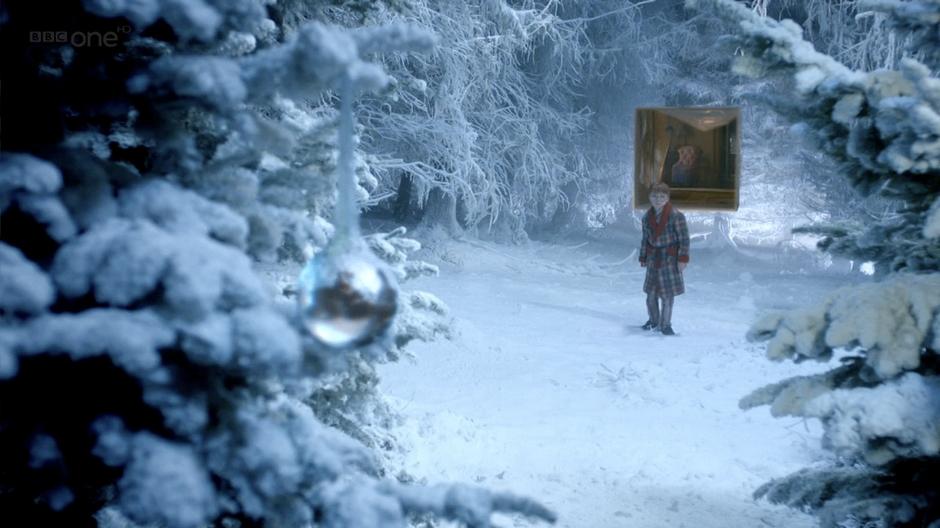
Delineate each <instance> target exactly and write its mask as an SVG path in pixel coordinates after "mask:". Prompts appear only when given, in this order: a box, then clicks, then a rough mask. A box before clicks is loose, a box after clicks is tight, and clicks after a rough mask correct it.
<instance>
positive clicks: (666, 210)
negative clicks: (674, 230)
mask: <svg viewBox="0 0 940 528" xmlns="http://www.w3.org/2000/svg"><path fill="white" fill-rule="evenodd" d="M670 213H672V202H666V205H664V206H663V212H662V213H660V215H659V222H657V221H656V209H654V208H652V207H650V212H649V213H648V214H649V215H650V227H652V228H653V240H656V239H657V238H659V235H661V234H663V230H664V229H666V224H668V223H669V214H670Z"/></svg>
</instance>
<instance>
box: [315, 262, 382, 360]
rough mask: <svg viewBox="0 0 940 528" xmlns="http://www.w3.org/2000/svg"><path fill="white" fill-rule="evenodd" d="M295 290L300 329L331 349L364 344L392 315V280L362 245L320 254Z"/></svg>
mask: <svg viewBox="0 0 940 528" xmlns="http://www.w3.org/2000/svg"><path fill="white" fill-rule="evenodd" d="M299 290H300V292H299V293H300V295H299V301H300V307H301V315H302V316H303V322H304V325H305V326H306V328H307V330H308V331H309V332H310V334H311V335H312V336H313V337H314V338H315V339H316V340H317V341H319V342H320V343H321V344H323V345H326V346H327V347H330V348H336V349H340V348H346V347H353V346H359V345H364V344H366V343H368V342H369V341H371V340H372V338H374V337H375V336H376V335H379V334H381V333H383V332H384V331H385V330H386V329H388V327H389V325H391V323H392V319H393V317H394V316H395V309H396V306H397V292H398V290H397V288H396V287H395V280H394V277H393V275H392V274H391V273H390V272H389V271H388V270H387V269H386V267H385V266H384V265H382V263H381V262H380V261H379V260H378V259H377V258H375V257H374V256H373V255H372V254H370V253H369V252H368V249H367V248H365V247H361V248H358V249H357V250H356V251H351V252H346V253H341V254H338V255H337V254H334V253H333V252H332V248H328V249H327V250H325V251H322V252H320V253H319V254H317V255H316V256H315V257H314V258H312V259H311V260H310V262H308V263H307V266H306V267H305V268H304V270H303V272H302V273H301V275H300V288H299Z"/></svg>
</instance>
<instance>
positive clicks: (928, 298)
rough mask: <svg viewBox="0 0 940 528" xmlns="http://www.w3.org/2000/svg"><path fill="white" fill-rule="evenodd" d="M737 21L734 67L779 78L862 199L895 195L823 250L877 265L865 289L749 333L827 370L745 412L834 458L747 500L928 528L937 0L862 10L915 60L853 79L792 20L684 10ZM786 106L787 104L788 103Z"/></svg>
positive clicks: (935, 424)
mask: <svg viewBox="0 0 940 528" xmlns="http://www.w3.org/2000/svg"><path fill="white" fill-rule="evenodd" d="M690 3H691V4H693V5H704V6H708V7H709V8H712V9H714V10H715V11H717V12H720V13H721V14H723V15H724V16H727V17H728V18H730V19H732V20H734V21H737V22H738V23H739V24H740V30H741V37H740V39H739V40H738V45H739V46H740V47H741V49H744V50H747V51H748V53H746V54H745V55H743V56H741V57H739V59H738V60H737V63H736V68H737V70H738V71H739V72H741V73H749V74H757V75H761V74H767V73H770V72H782V73H786V74H792V75H793V79H794V80H795V88H796V91H797V94H795V95H798V96H799V97H800V98H801V99H800V105H799V107H798V108H799V111H798V113H797V114H796V115H795V116H794V117H796V118H797V119H798V120H801V121H802V122H803V123H805V125H804V126H803V127H802V128H801V129H802V130H803V131H804V132H805V133H806V134H810V135H812V136H813V137H814V138H815V139H816V140H818V142H819V144H820V146H821V148H822V150H823V151H824V152H826V153H827V154H829V155H830V156H832V158H833V159H834V160H835V161H836V163H837V166H838V171H839V172H840V173H841V174H842V175H844V176H845V177H847V178H848V179H849V181H850V182H851V183H852V184H853V186H854V187H855V188H856V189H858V190H859V191H860V192H861V193H863V194H871V193H878V194H880V195H881V196H883V197H884V198H886V199H890V200H893V201H895V203H896V204H897V210H896V213H895V214H894V215H892V216H891V217H889V218H888V219H887V220H886V221H882V222H878V223H873V224H871V225H864V226H858V227H857V228H854V229H851V228H846V227H832V228H829V229H828V230H827V231H826V233H827V234H828V236H827V237H826V238H825V239H824V240H823V241H822V243H821V247H822V248H823V249H826V250H828V251H831V252H834V253H839V254H845V255H849V256H852V257H854V258H859V259H862V260H873V261H876V262H877V263H878V264H879V265H880V267H881V268H882V269H883V270H884V271H886V272H888V273H887V275H886V276H884V277H883V278H882V279H881V280H880V281H879V282H874V283H870V284H865V285H862V286H856V287H847V288H843V289H840V290H838V291H836V292H834V293H833V294H831V295H830V296H829V298H827V299H826V300H825V301H824V302H822V303H821V304H818V305H816V306H812V307H808V308H805V309H801V310H793V311H789V312H785V313H778V314H771V315H768V316H766V317H764V318H763V319H761V320H759V321H758V322H756V323H755V324H754V325H753V326H752V328H751V330H750V331H749V337H750V338H751V339H753V340H758V341H768V342H769V343H768V356H769V357H770V358H771V359H774V360H784V359H792V360H795V361H801V360H805V359H815V360H819V361H829V360H831V359H832V357H833V355H834V351H835V350H843V351H844V353H843V354H842V355H841V358H840V361H841V363H842V364H841V365H840V366H838V367H836V368H834V369H832V370H830V371H828V372H826V373H823V374H819V375H815V376H806V377H798V378H792V379H788V380H784V381H782V382H780V383H777V384H774V385H770V386H767V387H764V388H762V389H759V390H757V391H755V392H754V393H753V394H751V395H749V396H748V397H746V398H744V399H743V400H742V402H741V406H742V407H743V408H750V407H754V406H758V405H770V406H771V412H772V413H773V414H774V415H775V416H802V417H813V418H818V419H820V420H821V421H822V424H823V426H824V437H823V440H824V445H825V446H826V447H828V448H829V449H831V450H833V451H834V452H835V453H836V454H837V455H839V460H840V462H841V463H840V465H837V466H835V467H827V468H814V469H806V470H803V471H800V472H798V473H796V474H794V475H791V476H788V477H784V478H781V479H778V480H774V481H771V482H769V483H768V484H766V485H764V486H763V487H761V488H760V489H759V490H758V491H757V495H758V496H766V497H768V498H769V499H770V500H772V501H774V502H778V503H784V504H789V505H791V506H795V507H801V508H808V509H812V510H814V511H816V512H817V513H818V515H819V516H820V518H821V520H822V523H823V526H826V527H836V526H866V527H889V526H890V527H915V526H916V527H926V526H931V527H933V526H937V524H938V522H940V506H938V505H940V488H938V487H937V481H936V475H938V474H940V357H938V351H940V273H938V271H940V269H938V265H940V240H938V235H940V229H938V225H940V205H938V203H940V201H938V196H940V178H938V176H940V80H938V79H937V69H936V68H937V66H938V63H937V57H938V52H940V40H938V38H937V28H938V27H940V2H938V1H937V0H912V1H903V2H902V1H893V0H877V1H873V2H860V3H859V4H860V6H859V7H860V9H863V10H865V11H868V10H871V11H874V12H881V13H886V14H887V15H888V16H889V18H890V19H891V20H893V21H894V22H895V23H896V25H897V27H898V29H900V30H902V31H901V33H900V34H899V37H898V38H905V39H906V40H907V42H909V43H911V45H912V46H913V47H912V49H911V52H912V53H917V54H919V56H920V57H921V58H922V59H923V61H924V62H921V61H919V60H916V59H914V58H911V57H908V58H905V59H903V60H901V61H900V63H899V67H898V69H896V70H877V71H871V72H865V71H856V70H851V69H849V68H847V67H846V66H844V65H842V64H840V63H839V62H837V61H836V60H834V59H833V58H831V57H829V56H827V55H824V54H822V53H819V52H817V51H815V50H814V49H813V47H812V46H811V45H810V44H808V43H807V42H805V41H804V40H803V39H802V37H801V30H800V27H799V26H798V25H796V24H795V23H793V22H792V21H788V20H784V21H782V22H778V21H775V20H772V19H769V18H766V17H761V16H759V15H758V14H756V13H755V12H753V11H751V10H749V9H748V8H747V7H746V6H744V5H742V4H741V3H737V2H733V1H730V0H700V1H695V2H690ZM790 108H791V109H793V108H795V107H794V106H792V105H791V106H790Z"/></svg>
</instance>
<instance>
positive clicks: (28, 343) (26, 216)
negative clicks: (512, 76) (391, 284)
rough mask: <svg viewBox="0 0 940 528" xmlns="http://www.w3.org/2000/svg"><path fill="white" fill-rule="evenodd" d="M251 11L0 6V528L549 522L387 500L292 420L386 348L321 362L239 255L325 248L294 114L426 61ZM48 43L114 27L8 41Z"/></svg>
mask: <svg viewBox="0 0 940 528" xmlns="http://www.w3.org/2000/svg"><path fill="white" fill-rule="evenodd" d="M269 4H270V2H266V1H257V0H237V1H229V0H205V1H202V0H199V1H193V2H176V1H162V0H161V1H158V0H153V1H137V2H120V1H119V2H113V1H102V0H85V1H83V2H80V3H79V2H74V3H68V4H63V6H62V9H61V10H58V9H56V10H52V9H48V7H47V6H45V5H44V4H42V5H39V4H35V3H32V2H6V3H4V5H3V6H2V7H0V38H2V41H3V49H4V61H3V62H2V66H0V67H2V68H3V72H2V73H3V75H2V77H3V79H4V112H5V115H4V127H3V130H2V133H3V137H2V140H3V141H2V147H3V151H2V152H0V401H2V402H3V403H2V405H0V452H2V455H0V456H2V464H0V510H2V511H3V514H4V516H5V518H6V519H30V522H32V523H34V524H36V525H43V526H86V525H91V524H92V523H93V522H94V515H95V513H96V512H99V511H100V512H101V514H100V515H98V518H99V519H102V520H106V519H112V520H113V519H118V520H120V519H123V518H127V519H129V520H130V521H133V522H135V523H140V524H148V525H151V524H152V525H159V526H166V527H202V526H207V525H224V526H260V525H266V526H310V525H314V524H315V525H317V526H324V527H355V526H362V527H367V526H368V527H377V526H405V525H406V524H407V519H408V517H409V516H411V515H416V514H422V513H431V514H435V515H440V516H442V517H445V518H449V519H453V520H456V521H459V522H462V523H464V524H468V525H472V526H487V525H488V524H489V518H490V515H491V514H492V513H493V512H495V511H507V512H520V513H523V514H526V515H530V516H533V517H535V518H540V519H545V520H552V519H553V518H554V516H553V515H552V514H551V512H549V511H547V510H545V509H544V508H542V507H541V506H539V505H537V504H535V503H534V502H532V501H529V500H527V499H521V498H518V497H516V496H513V495H509V494H498V493H490V492H488V491H485V490H480V489H475V488H467V487H465V486H453V485H442V486H439V487H430V488H421V487H409V486H404V485H401V484H399V483H397V482H394V481H388V480H385V479H382V478H381V477H380V473H381V466H380V465H379V463H378V461H377V459H376V455H375V453H374V452H373V451H372V450H370V449H369V447H367V446H365V445H364V444H363V443H362V442H360V441H358V440H356V439H355V438H352V437H351V436H350V435H349V434H347V433H345V432H343V431H340V430H339V429H337V428H335V427H331V426H330V425H328V424H325V423H324V422H323V421H322V420H321V419H320V418H318V416H317V414H316V413H315V412H314V409H313V408H312V407H311V406H310V405H309V402H310V401H311V397H312V396H313V395H314V394H316V392H317V391H318V390H327V389H326V387H328V386H329V384H330V383H331V382H332V380H334V379H336V378H337V377H340V378H341V377H344V376H345V377H352V376H353V375H352V374H350V373H354V372H355V371H356V369H357V368H359V367H360V366H361V365H363V364H364V363H362V362H361V361H360V358H365V359H366V360H367V362H366V363H365V364H366V365H368V364H369V363H368V362H370V361H374V360H376V359H378V358H381V357H385V356H386V355H387V354H388V353H389V350H390V348H391V347H393V345H391V344H388V343H384V342H383V341H378V342H376V343H374V344H372V345H369V346H367V347H363V348H361V349H358V350H355V351H352V352H350V353H348V354H345V353H337V352H335V351H329V350H324V349H322V348H321V347H320V346H319V345H317V343H316V342H315V341H314V340H313V339H312V338H310V337H308V336H307V335H306V334H305V333H304V332H303V331H302V330H301V328H302V325H301V324H300V323H299V322H298V321H297V320H296V316H295V307H294V306H293V304H291V303H282V302H278V301H276V300H275V299H272V296H271V294H270V292H269V290H267V289H266V288H265V287H264V285H263V284H262V281H261V280H260V278H259V276H258V275H257V274H256V271H255V264H256V261H255V260H253V258H252V257H254V259H268V258H273V257H275V256H278V253H280V256H281V257H296V256H298V255H300V254H302V251H303V250H302V248H304V247H305V246H306V243H307V242H311V243H312V244H314V245H321V244H322V243H324V242H325V241H326V239H327V238H328V236H329V235H330V231H331V230H332V226H330V224H329V222H327V220H325V218H327V217H328V214H327V213H328V212H329V210H330V208H331V207H332V204H333V202H334V197H333V187H334V182H333V181H332V176H331V173H332V169H331V164H333V163H335V162H334V161H333V156H334V155H335V148H334V147H333V145H332V143H331V140H330V139H328V138H329V136H330V130H329V129H330V128H331V126H335V125H331V120H332V119H333V118H332V116H331V114H330V113H329V112H326V111H319V110H317V109H316V108H315V107H311V106H308V105H307V103H308V102H309V101H311V100H315V99H316V98H317V97H327V96H328V95H326V94H328V91H329V90H330V89H331V88H333V87H335V85H336V83H337V82H338V81H339V80H340V79H342V78H353V79H354V80H355V81H356V82H357V85H358V86H359V87H360V88H363V89H377V88H381V87H382V86H384V85H385V84H386V83H387V82H388V77H387V76H386V74H385V73H384V72H383V70H382V69H381V68H380V67H379V66H377V65H375V64H372V63H369V62H365V61H364V60H362V59H361V57H360V54H365V53H369V54H373V53H380V52H383V51H387V50H392V49H394V50H399V51H405V50H410V49H427V48H428V47H429V45H430V44H431V42H432V40H433V39H432V38H431V37H430V35H428V34H427V33H426V32H424V31H415V30H412V29H409V28H407V27H404V26H388V27H381V28H370V29H366V30H363V31H349V30H346V29H341V28H337V27H334V26H328V25H325V24H321V23H317V22H316V21H309V23H306V24H301V25H298V26H296V27H294V28H288V27H287V26H285V25H283V24H282V25H279V24H278V22H275V21H274V20H273V19H270V18H268V14H269V8H270V5H269ZM55 23H61V24H63V26H61V27H67V28H74V29H75V31H87V30H88V29H89V28H102V31H110V30H111V29H113V28H122V29H120V31H118V30H115V32H114V33H115V38H117V42H116V44H115V45H114V46H113V47H112V46H99V47H96V46H79V45H76V44H75V41H74V40H68V39H67V40H68V41H67V42H62V41H60V40H56V41H55V42H47V41H46V42H36V41H35V40H31V39H27V38H26V37H25V35H28V34H29V32H30V31H34V30H37V29H41V28H46V27H50V24H52V26H53V27H54V25H55ZM86 36H87V35H86ZM8 59H9V60H8ZM8 109H9V113H7V110H8ZM360 167H361V170H360V171H359V182H360V187H361V189H360V194H362V195H365V194H367V192H368V190H369V189H371V188H374V187H375V183H376V182H375V181H374V180H373V179H371V177H370V174H369V172H368V169H367V167H365V166H364V164H361V163H360ZM407 245H408V243H404V246H407ZM404 246H402V247H404ZM402 268H403V269H406V268H407V266H405V265H404V264H403V265H402ZM421 269H422V268H421V267H420V266H418V267H416V268H414V271H418V272H420V271H421ZM419 304H420V303H419ZM423 306H424V307H425V308H427V309H428V310H430V311H432V312H433V311H435V310H438V309H439V306H436V305H434V303H425V305H423ZM415 335H418V332H417V330H416V331H415ZM421 335H429V334H428V333H427V332H426V333H424V334H421ZM103 508H104V509H103Z"/></svg>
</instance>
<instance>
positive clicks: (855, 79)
mask: <svg viewBox="0 0 940 528" xmlns="http://www.w3.org/2000/svg"><path fill="white" fill-rule="evenodd" d="M687 3H688V4H689V5H692V6H708V7H711V8H714V9H715V10H716V11H717V12H719V13H720V14H723V15H725V16H727V17H728V18H731V19H733V20H737V21H738V22H739V24H740V27H741V30H742V33H743V37H742V39H743V41H744V43H745V47H746V48H747V49H749V50H750V51H751V53H752V55H751V56H749V57H745V58H742V59H740V60H738V61H737V63H736V70H737V71H738V72H739V73H744V74H750V75H760V74H762V73H763V72H764V68H775V69H784V70H786V71H788V72H790V73H792V74H793V77H794V80H795V81H796V87H797V89H798V90H799V92H800V93H801V94H803V95H804V96H811V97H807V100H806V102H807V105H806V106H805V107H804V111H803V115H802V116H801V117H803V118H804V119H806V120H807V121H808V122H810V124H811V125H813V128H814V129H815V130H816V136H817V138H818V139H819V140H820V142H821V144H822V146H823V147H824V148H825V149H826V150H827V151H828V152H829V153H830V154H833V155H834V156H835V157H836V158H837V159H840V160H843V161H846V162H849V163H851V164H852V165H853V166H855V167H857V168H858V169H859V170H858V171H855V172H857V174H852V173H851V172H852V171H849V172H850V174H849V176H850V178H852V179H853V181H855V183H856V184H857V185H858V186H859V188H860V189H861V190H862V191H863V192H872V191H875V190H880V189H881V188H882V187H881V186H880V184H889V185H891V184H895V183H904V182H905V181H908V180H912V179H915V177H916V175H921V174H930V173H935V172H936V171H938V170H940V81H938V80H937V79H935V78H931V77H930V75H929V69H928V68H927V67H926V66H924V65H923V64H921V63H919V62H917V61H916V60H913V59H910V58H908V59H905V60H903V61H902V63H901V68H900V70H899V71H874V72H870V73H866V72H858V71H852V70H850V69H849V68H847V67H845V66H844V65H842V64H840V63H839V62H837V61H835V60H834V59H832V58H831V57H829V56H828V55H825V54H823V53H819V52H817V51H815V50H814V49H813V47H812V45H810V44H809V43H808V42H806V41H804V40H803V39H802V34H801V30H800V28H799V26H797V25H796V24H795V23H794V22H792V21H790V20H783V21H776V20H773V19H769V18H764V17H760V16H758V15H757V14H755V13H754V12H753V11H751V10H749V9H747V8H746V7H745V6H744V5H742V4H740V3H737V2H733V1H729V0H688V2H687ZM846 138H847V139H848V140H847V141H846ZM899 174H903V175H905V176H902V177H899V176H898V175H899ZM908 175H910V176H908ZM898 180H900V181H898ZM927 185H930V184H929V183H928V184H927ZM888 190H889V191H890V189H888ZM905 191H906V192H907V193H910V190H908V189H898V192H905Z"/></svg>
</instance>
